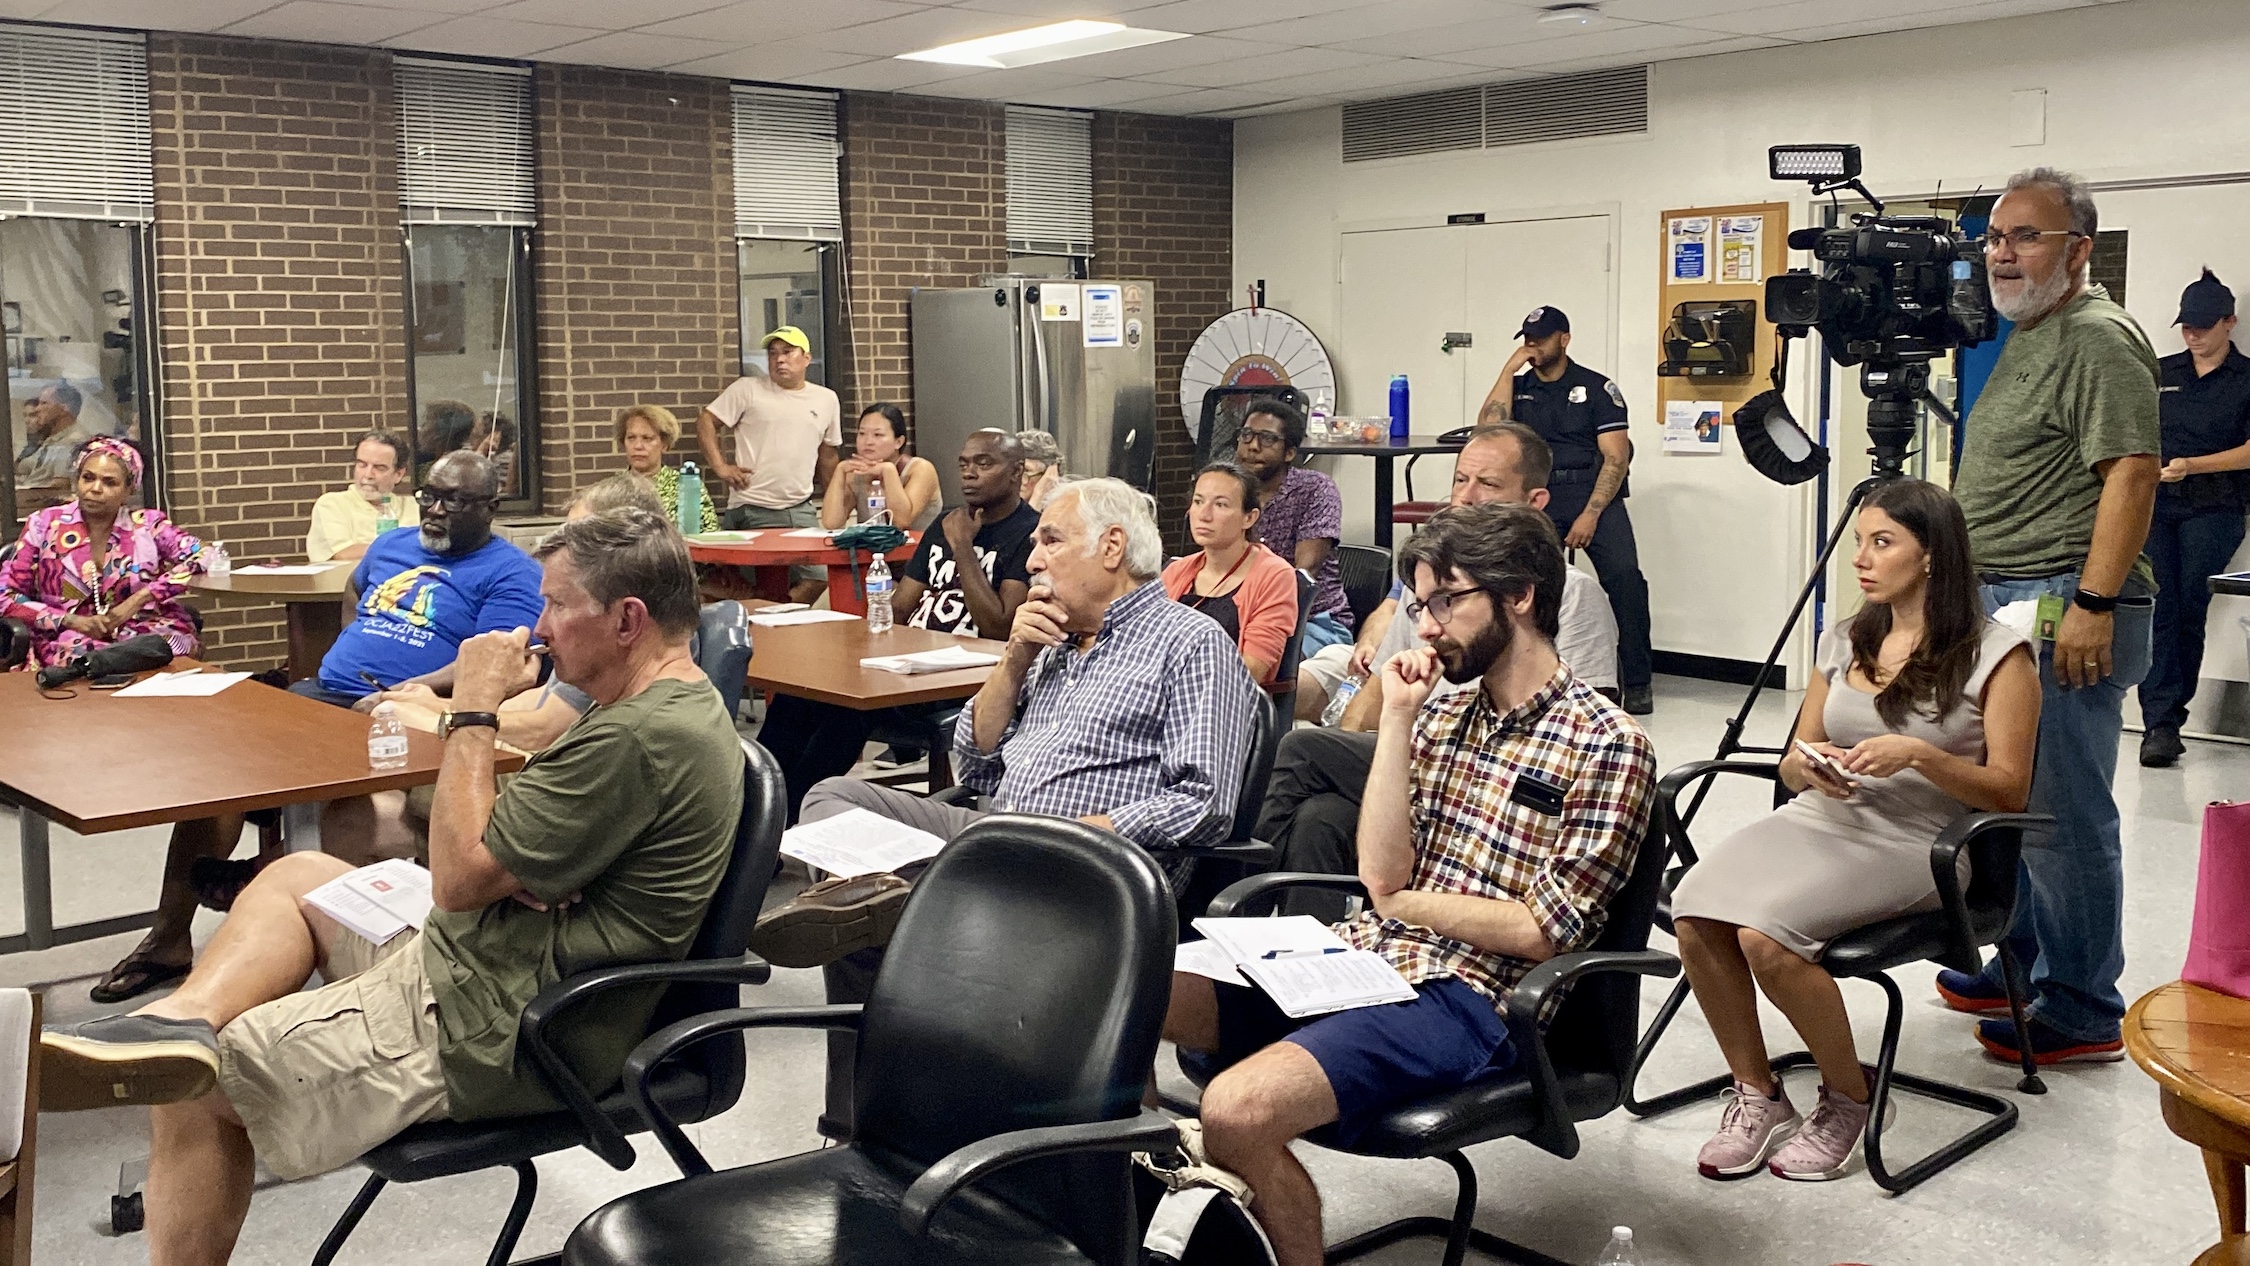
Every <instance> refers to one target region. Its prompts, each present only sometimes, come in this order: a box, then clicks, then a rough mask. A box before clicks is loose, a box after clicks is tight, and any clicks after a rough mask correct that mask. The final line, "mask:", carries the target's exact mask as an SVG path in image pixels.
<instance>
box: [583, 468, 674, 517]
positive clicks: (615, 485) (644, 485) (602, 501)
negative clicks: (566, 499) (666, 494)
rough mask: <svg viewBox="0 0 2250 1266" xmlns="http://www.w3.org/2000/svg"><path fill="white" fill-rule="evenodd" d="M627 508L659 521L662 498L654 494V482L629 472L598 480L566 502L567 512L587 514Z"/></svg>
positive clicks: (661, 513) (644, 476)
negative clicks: (569, 510) (649, 515)
mask: <svg viewBox="0 0 2250 1266" xmlns="http://www.w3.org/2000/svg"><path fill="white" fill-rule="evenodd" d="M627 506H631V507H633V508H634V509H637V510H646V511H648V512H649V513H650V514H653V515H655V516H656V517H658V518H660V519H661V518H663V517H664V498H662V497H661V496H658V495H657V492H656V481H654V480H652V479H650V478H649V477H648V476H646V475H636V474H634V473H633V472H632V471H629V470H628V471H625V472H624V473H622V474H616V475H611V476H610V477H609V478H607V479H604V480H602V481H601V482H600V483H598V484H595V485H594V486H593V487H591V488H588V489H587V490H586V491H584V492H581V493H579V494H578V497H577V499H576V500H574V501H572V502H571V503H570V509H571V510H583V511H585V513H587V514H606V513H608V512H609V511H611V510H622V509H624V508H625V507H627ZM566 513H567V512H566Z"/></svg>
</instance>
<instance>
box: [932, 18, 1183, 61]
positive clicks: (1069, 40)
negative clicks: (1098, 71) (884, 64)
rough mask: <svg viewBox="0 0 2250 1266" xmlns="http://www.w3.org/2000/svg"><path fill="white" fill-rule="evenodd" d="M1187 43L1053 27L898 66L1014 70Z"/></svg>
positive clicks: (1168, 35)
mask: <svg viewBox="0 0 2250 1266" xmlns="http://www.w3.org/2000/svg"><path fill="white" fill-rule="evenodd" d="M1186 38H1187V35H1186V33H1185V32H1182V31H1147V30H1141V29H1138V28H1135V27H1130V26H1126V25H1125V24H1124V23H1122V22H1087V21H1073V22H1051V23H1049V24H1047V25H1046V26H1035V27H1032V28H1031V29H1030V30H1027V31H1009V32H1007V33H1006V34H1004V35H987V36H985V37H984V38H982V39H975V40H962V41H961V42H960V43H957V44H941V45H939V46H938V47H936V48H925V49H923V50H922V51H921V52H919V53H901V54H899V56H898V60H899V61H907V62H944V63H945V64H946V65H948V66H989V67H993V68H995V69H1001V70H1006V69H1010V68H1013V67H1016V66H1036V65H1038V64H1039V63H1041V62H1059V61H1061V60H1063V59H1064V58H1066V57H1085V56H1088V55H1089V54H1093V53H1114V52H1116V51H1117V50H1118V49H1121V48H1139V47H1140V46H1141V45H1143V44H1162V43H1163V42H1164V41H1166V40H1184V39H1186Z"/></svg>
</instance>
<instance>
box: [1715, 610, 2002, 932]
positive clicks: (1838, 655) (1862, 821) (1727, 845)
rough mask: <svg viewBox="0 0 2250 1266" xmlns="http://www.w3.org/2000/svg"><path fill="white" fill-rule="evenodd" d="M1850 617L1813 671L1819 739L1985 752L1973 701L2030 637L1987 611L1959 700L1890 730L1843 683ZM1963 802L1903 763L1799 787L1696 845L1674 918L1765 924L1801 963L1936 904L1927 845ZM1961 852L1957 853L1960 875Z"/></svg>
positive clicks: (1824, 644) (1964, 858) (1830, 636)
mask: <svg viewBox="0 0 2250 1266" xmlns="http://www.w3.org/2000/svg"><path fill="white" fill-rule="evenodd" d="M1848 628H1849V626H1848V625H1843V626H1839V627H1837V628H1834V629H1831V630H1829V631H1828V633H1827V635H1826V636H1825V637H1823V638H1822V639H1821V643H1820V672H1821V675H1822V676H1824V677H1826V678H1827V679H1828V703H1827V706H1826V707H1825V708H1824V709H1823V710H1822V712H1821V719H1822V720H1823V721H1824V722H1826V724H1827V729H1828V741H1829V742H1831V743H1834V744H1835V745H1836V746H1838V747H1851V746H1853V745H1854V744H1857V743H1859V742H1861V741H1863V740H1866V739H1870V738H1873V737H1875V736H1877V735H1880V734H1891V733H1899V734H1905V735H1908V736H1910V737H1913V738H1918V739H1923V740H1925V741H1927V742H1929V743H1931V744H1933V745H1935V746H1937V747H1940V748H1942V749H1944V750H1945V751H1947V752H1950V753H1952V754H1953V755H1955V756H1963V757H1968V758H1971V759H1981V758H1982V757H1983V755H1984V709H1983V707H1982V706H1981V704H1980V702H1979V701H1980V700H1981V698H1982V697H1983V694H1984V684H1985V682H1986V681H1987V680H1988V679H1989V678H1990V677H1991V676H1992V670H1993V669H1995V668H1997V667H1999V665H2000V661H2001V660H2003V659H2005V658H2007V655H2008V652H2010V651H2012V650H2014V649H2015V648H2016V647H2018V646H2027V645H2029V643H2028V642H2026V641H2025V640H2024V638H2023V637H2022V636H2021V635H2020V634H2018V633H2016V632H2014V631H2013V630H2011V629H2008V628H2005V627H2003V626H2001V625H1998V624H1995V623H1992V622H1991V621H1989V620H1988V621H1986V622H1985V626H1984V634H1983V637H1982V640H1981V641H1980V642H1979V644H1978V651H1977V662H1976V667H1975V668H1974V669H1973V670H1972V671H1971V672H1970V674H1969V680H1968V682H1967V683H1966V684H1965V685H1964V686H1963V687H1962V692H1961V693H1962V699H1961V701H1960V702H1959V703H1957V704H1955V705H1954V707H1953V710H1952V711H1951V712H1949V713H1948V714H1946V717H1945V720H1944V721H1943V722H1936V721H1932V720H1930V718H1929V717H1928V716H1926V715H1924V714H1922V713H1921V712H1911V713H1909V714H1908V715H1907V718H1906V724H1905V725H1904V726H1903V727H1901V728H1898V729H1895V730H1894V729H1893V728H1892V727H1891V726H1890V725H1887V724H1885V723H1884V721H1883V718H1882V717H1881V716H1880V715H1878V714H1877V713H1876V711H1875V696H1874V695H1871V694H1869V693H1867V692H1866V691H1864V690H1861V689H1859V688H1857V687H1855V686H1853V685H1852V684H1851V683H1850V681H1849V680H1847V677H1846V669H1848V668H1849V667H1850V666H1851V658H1852V651H1851V642H1850V640H1849V637H1848V633H1847V630H1848ZM1967 810H1968V806H1967V805H1964V804H1962V803H1961V802H1960V801H1959V800H1956V799H1954V798H1953V797H1952V796H1949V795H1947V794H1946V793H1945V792H1943V791H1941V790H1939V789H1938V786H1937V784H1935V783H1933V782H1931V781H1930V780H1929V779H1927V778H1925V777H1923V776H1922V775H1921V774H1919V773H1917V772H1915V771H1914V770H1911V769H1903V770H1900V771H1899V772H1898V773H1895V774H1893V775H1891V776H1890V777H1888V778H1866V777H1862V778H1861V779H1860V782H1859V790H1858V791H1857V793H1855V794H1854V795H1853V796H1852V798H1851V799H1849V800H1834V799H1831V798H1829V797H1828V796H1826V795H1824V794H1822V793H1821V792H1820V791H1818V790H1816V789H1814V788H1811V787H1807V788H1806V789H1805V790H1803V791H1801V792H1799V793H1797V798H1796V799H1794V800H1791V801H1790V802H1789V803H1787V804H1785V805H1783V806H1781V807H1780V808H1778V809H1776V810H1774V811H1773V812H1772V813H1770V814H1768V815H1767V816H1765V817H1763V818H1761V819H1759V820H1758V821H1756V822H1753V823H1751V824H1750V825H1748V826H1746V827H1744V828H1742V829H1741V830H1739V831H1736V832H1735V833H1734V834H1732V835H1730V836H1728V837H1726V838H1725V839H1724V840H1721V841H1719V843H1717V844H1716V845H1714V846H1712V847H1710V848H1707V849H1704V850H1701V860H1699V861H1698V862H1697V863H1696V864H1695V865H1694V866H1691V867H1689V868H1688V872H1687V874H1686V875H1685V876H1683V877H1682V878H1681V880H1680V886H1679V890H1678V891H1677V892H1675V893H1673V894H1672V916H1673V917H1674V918H1676V919H1677V918H1683V917H1685V918H1697V919H1713V920H1717V921H1718V922H1721V923H1733V924H1736V925H1739V926H1741V927H1746V928H1753V929H1756V930H1757V931H1760V932H1763V933H1765V934H1766V935H1767V936H1770V937H1772V938H1773V939H1774V940H1776V941H1778V942H1780V943H1781V944H1782V945H1785V946H1787V947H1788V948H1789V949H1790V950H1791V951H1793V952H1794V953H1796V954H1797V955H1799V956H1800V957H1802V958H1804V959H1806V960H1807V961H1809V962H1818V961H1819V960H1820V955H1821V951H1822V950H1824V949H1826V948H1827V946H1828V942H1829V941H1831V940H1833V939H1835V938H1836V937H1838V936H1841V935H1843V934H1844V933H1846V932H1849V931H1851V930H1853V929H1854V928H1862V927H1866V926H1867V925H1868V924H1870V923H1878V922H1881V921H1882V920H1884V919H1891V918H1896V917H1898V916H1900V915H1904V914H1919V913H1922V912H1924V911H1928V910H1935V909H1937V908H1938V895H1937V882H1936V881H1935V880H1933V879H1932V878H1931V877H1930V845H1931V844H1932V843H1933V842H1934V841H1935V840H1936V839H1937V837H1938V834H1939V833H1940V832H1941V831H1943V830H1944V829H1945V827H1946V824H1948V823H1950V822H1951V821H1953V819H1954V818H1956V817H1959V816H1960V815H1961V814H1962V813H1964V812H1966V811H1967ZM1968 862H1969V857H1968V854H1967V853H1963V854H1962V855H1961V878H1962V882H1964V883H1966V882H1967V881H1968Z"/></svg>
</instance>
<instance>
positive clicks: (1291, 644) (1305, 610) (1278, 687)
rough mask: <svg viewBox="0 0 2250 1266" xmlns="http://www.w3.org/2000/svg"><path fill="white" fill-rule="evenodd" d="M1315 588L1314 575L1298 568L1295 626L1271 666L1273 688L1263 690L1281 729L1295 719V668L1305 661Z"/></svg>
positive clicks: (1287, 726)
mask: <svg viewBox="0 0 2250 1266" xmlns="http://www.w3.org/2000/svg"><path fill="white" fill-rule="evenodd" d="M1315 587H1316V586H1315V584H1314V582H1313V578H1312V577H1311V576H1308V575H1306V574H1305V572H1304V570H1303V569H1302V568H1300V569H1298V571H1297V628H1296V631H1294V632H1292V633H1291V634H1290V635H1289V641H1288V643H1287V644H1285V645H1284V646H1283V647H1282V648H1281V659H1280V661H1279V662H1277V663H1276V664H1275V665H1274V668H1273V688H1272V689H1271V690H1269V691H1267V692H1266V693H1267V694H1268V695H1269V696H1271V698H1272V701H1273V712H1274V716H1275V718H1276V722H1275V723H1276V724H1277V725H1279V726H1280V728H1282V729H1284V730H1286V729H1288V728H1289V727H1290V726H1291V725H1292V724H1294V723H1295V721H1296V719H1297V668H1298V666H1299V665H1301V664H1303V663H1304V662H1305V622H1306V621H1307V620H1310V619H1312V599H1313V590H1314V588H1315Z"/></svg>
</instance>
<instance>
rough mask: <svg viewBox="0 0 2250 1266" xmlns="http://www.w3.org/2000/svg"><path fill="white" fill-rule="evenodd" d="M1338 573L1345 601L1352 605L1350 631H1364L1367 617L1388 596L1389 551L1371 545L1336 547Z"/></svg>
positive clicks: (1389, 576)
mask: <svg viewBox="0 0 2250 1266" xmlns="http://www.w3.org/2000/svg"><path fill="white" fill-rule="evenodd" d="M1336 561H1337V565H1338V570H1339V571H1340V572H1341V574H1342V579H1343V582H1344V601H1345V602H1347V603H1350V604H1351V608H1352V628H1354V629H1356V630H1360V631H1363V632H1364V631H1365V630H1366V628H1367V617H1369V616H1371V615H1373V614H1375V608H1377V607H1379V606H1382V605H1383V599H1385V598H1388V597H1389V596H1390V594H1391V566H1392V564H1391V552H1390V551H1389V550H1387V549H1379V548H1377V547H1376V546H1373V545H1339V546H1337V547H1336Z"/></svg>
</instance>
